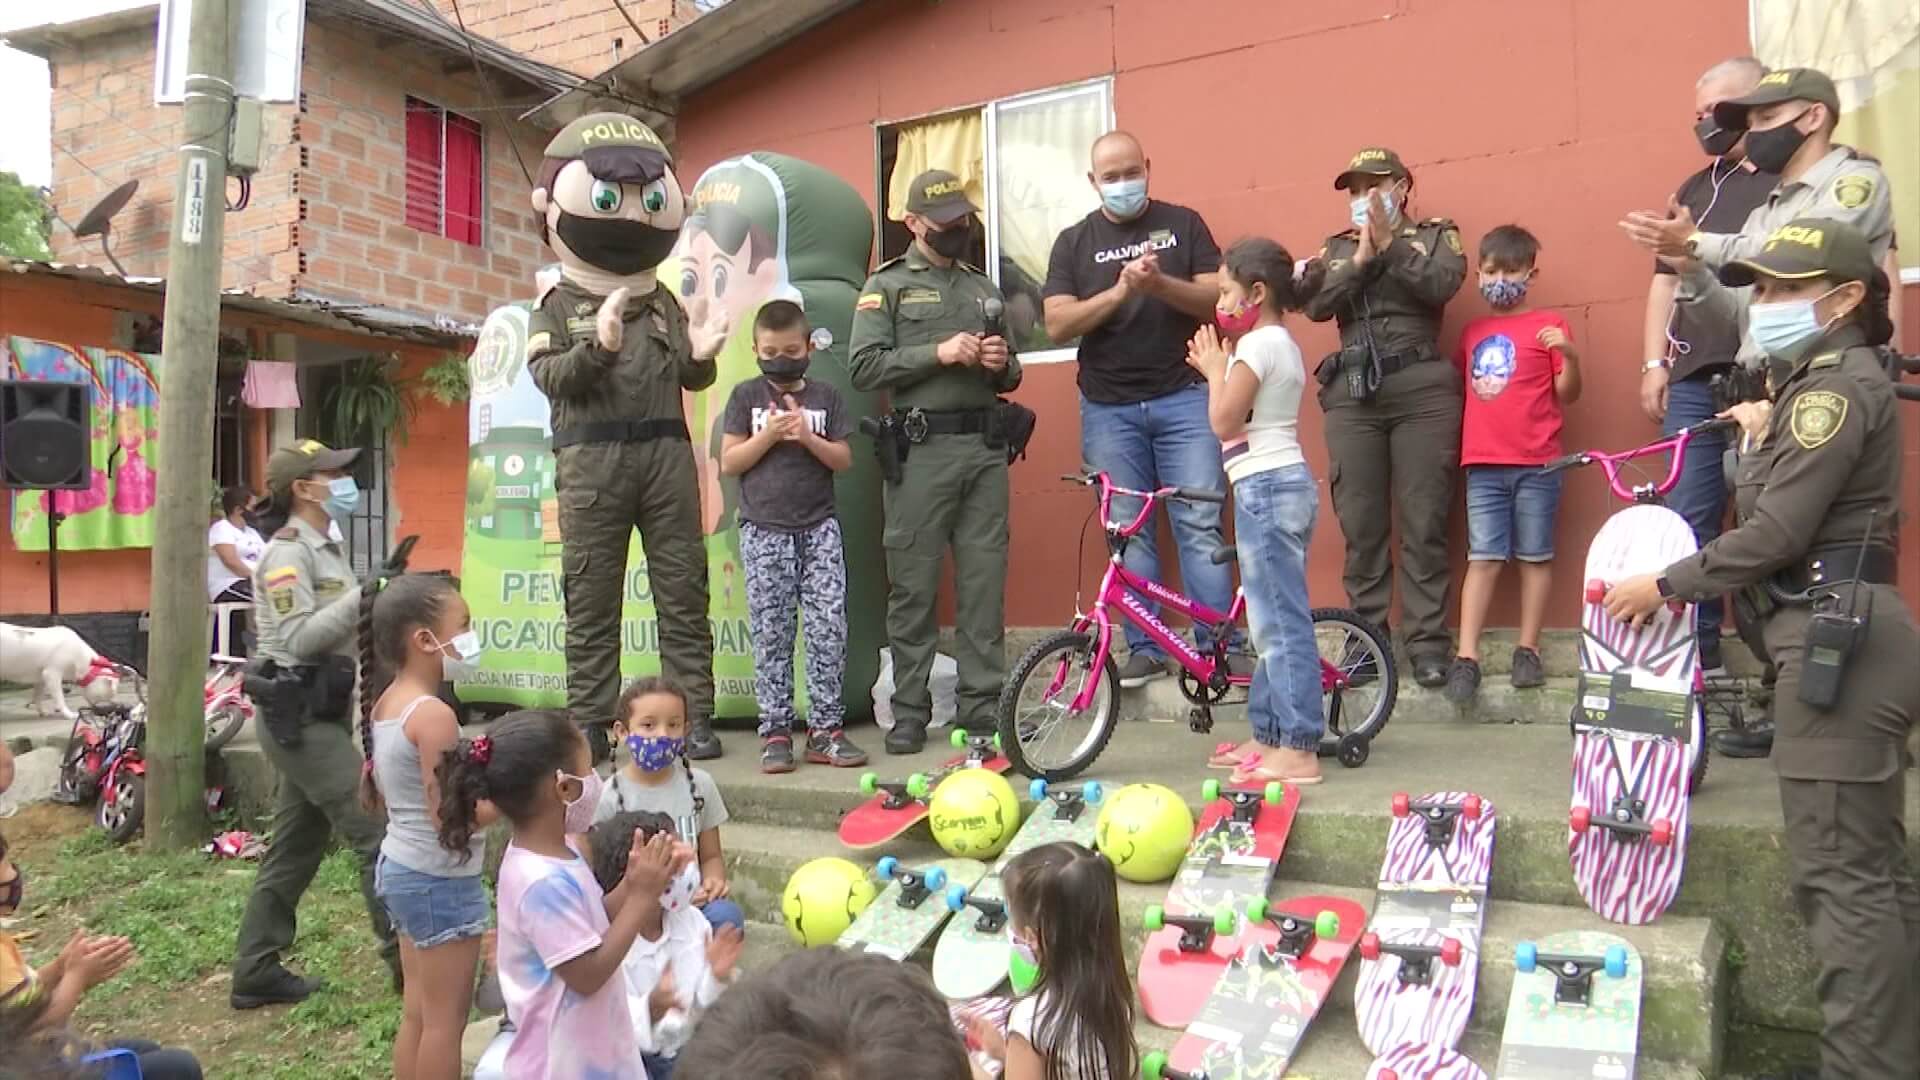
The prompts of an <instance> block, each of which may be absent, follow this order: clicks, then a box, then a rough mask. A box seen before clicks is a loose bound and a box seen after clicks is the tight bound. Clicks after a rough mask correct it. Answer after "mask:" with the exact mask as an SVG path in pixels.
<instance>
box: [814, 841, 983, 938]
mask: <svg viewBox="0 0 1920 1080" xmlns="http://www.w3.org/2000/svg"><path fill="white" fill-rule="evenodd" d="M986 873H987V867H986V864H985V863H982V862H980V861H979V860H977V859H936V860H934V861H932V862H930V863H926V864H924V865H920V866H912V867H909V866H907V865H905V864H903V863H902V862H901V861H900V860H899V859H896V858H894V857H893V856H891V855H888V856H886V857H884V858H882V859H881V860H880V861H879V862H878V863H876V864H875V865H874V874H875V876H877V877H879V879H880V880H881V881H882V882H883V883H885V885H886V888H884V889H882V890H881V891H880V895H878V896H876V897H874V898H873V903H871V904H868V905H867V909H866V910H865V911H862V912H861V913H860V914H859V916H858V917H856V918H855V919H854V920H853V923H852V925H850V926H848V927H847V928H846V929H845V930H842V931H841V932H840V937H839V938H838V939H837V940H836V941H835V942H834V944H836V945H838V946H840V947H841V948H843V949H851V950H853V951H854V952H868V953H877V954H879V955H881V956H885V957H887V958H888V959H891V960H905V959H906V958H907V957H909V956H912V955H913V953H914V951H915V950H916V949H918V948H920V946H921V945H923V944H925V943H926V940H927V939H928V938H930V937H932V936H933V934H934V931H936V930H939V929H940V924H941V923H944V922H946V921H947V916H948V915H950V914H952V912H951V910H950V909H948V907H947V904H946V899H945V897H946V889H947V886H948V884H949V883H952V884H955V885H972V884H973V883H975V882H977V881H979V880H980V879H981V878H982V877H985V876H986Z"/></svg>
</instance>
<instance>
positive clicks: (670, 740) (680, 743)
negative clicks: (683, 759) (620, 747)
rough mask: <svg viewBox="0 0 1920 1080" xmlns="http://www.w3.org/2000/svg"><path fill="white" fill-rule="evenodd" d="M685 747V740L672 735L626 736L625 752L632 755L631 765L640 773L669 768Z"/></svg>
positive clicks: (677, 759) (678, 758)
mask: <svg viewBox="0 0 1920 1080" xmlns="http://www.w3.org/2000/svg"><path fill="white" fill-rule="evenodd" d="M686 747H687V740H685V739H682V738H680V737H678V736H674V735H629V736H627V752H628V753H631V754H632V755H633V763H634V764H635V765H637V766H639V767H640V771H641V772H659V771H660V770H661V769H667V768H671V767H672V766H673V763H674V762H676V761H679V760H680V754H681V753H682V752H683V751H684V750H685V749H686Z"/></svg>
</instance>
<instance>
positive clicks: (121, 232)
mask: <svg viewBox="0 0 1920 1080" xmlns="http://www.w3.org/2000/svg"><path fill="white" fill-rule="evenodd" d="M153 42H154V25H153V24H152V23H151V22H149V23H147V24H145V25H143V26H138V27H131V28H128V29H124V30H118V31H115V32H112V33H108V34H101V35H98V36H95V37H90V38H86V39H84V40H81V41H78V42H73V43H70V44H67V45H62V46H60V47H58V48H56V49H54V51H53V53H52V55H51V56H50V57H49V58H48V67H49V74H50V78H51V81H52V84H53V94H52V102H51V104H52V119H53V125H52V126H53V130H52V138H53V145H54V150H53V185H52V186H53V205H54V208H55V209H56V210H58V211H59V213H60V216H61V217H63V218H65V219H66V221H67V222H68V223H69V224H75V225H77V224H79V221H80V217H81V215H83V214H85V213H86V212H87V211H88V210H89V209H90V208H92V206H93V205H94V204H95V203H96V202H98V201H99V200H100V198H101V197H102V196H104V195H106V194H107V193H108V192H109V191H112V190H113V189H114V188H115V187H117V186H119V185H120V184H122V183H124V182H126V181H128V180H137V181H139V182H140V187H139V190H138V191H137V192H135V194H134V197H133V201H132V202H130V203H128V204H127V206H126V208H125V209H123V210H121V211H120V212H119V213H118V214H117V215H115V216H114V219H113V252H114V254H115V255H116V256H118V257H119V259H120V262H121V264H122V265H124V266H125V267H126V268H127V272H128V273H130V274H136V275H158V274H161V273H163V272H164V268H165V265H166V253H167V231H168V227H169V225H170V223H171V218H172V214H173V189H174V176H175V172H176V170H177V169H178V168H179V157H178V154H177V152H176V151H177V148H178V147H179V145H180V143H181V142H182V141H183V133H184V129H183V127H182V123H181V110H180V108H179V106H165V107H156V106H155V105H154V104H153ZM265 112H266V118H265V121H264V123H265V131H264V133H263V135H264V137H263V139H262V141H261V145H262V147H263V154H264V160H263V161H262V162H261V169H260V172H259V174H258V175H256V176H255V178H254V184H253V196H252V201H251V203H250V204H249V205H248V208H247V209H246V211H245V212H243V213H239V214H231V215H228V217H227V219H226V247H225V255H226V265H225V267H224V269H223V272H222V275H221V276H222V284H223V285H224V286H226V287H228V288H234V287H240V286H246V285H253V286H255V287H256V288H259V289H260V291H261V292H263V293H264V294H267V295H276V292H275V289H276V288H277V289H278V294H284V292H285V289H286V286H287V284H288V283H289V282H290V281H291V280H292V278H293V275H294V273H295V271H296V269H297V255H296V253H295V251H294V231H293V228H292V226H293V223H294V221H295V219H296V215H297V213H298V206H297V203H296V201H295V199H294V198H293V195H292V192H291V190H290V189H291V184H290V180H291V170H292V164H293V162H294V161H295V159H296V155H295V154H294V152H293V151H292V150H291V149H290V148H289V146H288V136H289V131H290V128H291V124H292V113H293V110H292V109H291V108H290V107H286V108H270V109H267V110H265ZM228 192H229V195H230V196H232V197H238V193H239V184H238V182H237V181H231V180H230V181H229V182H228ZM52 245H53V250H54V257H55V258H56V259H59V260H61V261H66V262H85V263H94V264H105V263H106V259H105V257H104V256H102V255H101V254H100V241H99V239H98V238H95V237H88V238H86V239H84V240H76V239H75V238H74V236H73V234H72V233H71V232H69V231H68V230H67V229H65V228H63V227H60V226H57V225H56V226H55V227H54V230H53V238H52Z"/></svg>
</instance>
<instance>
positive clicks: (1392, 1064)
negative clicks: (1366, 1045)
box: [1367, 1044, 1487, 1080]
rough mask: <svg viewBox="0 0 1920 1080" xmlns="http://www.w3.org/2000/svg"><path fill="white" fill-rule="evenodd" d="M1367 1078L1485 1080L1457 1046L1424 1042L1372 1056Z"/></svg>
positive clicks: (1484, 1073)
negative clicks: (1424, 1043)
mask: <svg viewBox="0 0 1920 1080" xmlns="http://www.w3.org/2000/svg"><path fill="white" fill-rule="evenodd" d="M1367 1080H1487V1073H1486V1070H1484V1069H1482V1068H1481V1067H1480V1066H1478V1065H1475V1064H1474V1063H1473V1061H1472V1059H1470V1058H1468V1057H1467V1056H1466V1055H1465V1054H1462V1053H1461V1052H1460V1051H1458V1050H1453V1049H1449V1048H1447V1047H1444V1046H1434V1045H1431V1044H1428V1045H1425V1046H1403V1047H1400V1048H1399V1049H1397V1050H1395V1051H1393V1052H1392V1053H1390V1054H1382V1055H1381V1056H1379V1057H1377V1058H1375V1059H1374V1061H1373V1064H1372V1065H1370V1066H1368V1068H1367Z"/></svg>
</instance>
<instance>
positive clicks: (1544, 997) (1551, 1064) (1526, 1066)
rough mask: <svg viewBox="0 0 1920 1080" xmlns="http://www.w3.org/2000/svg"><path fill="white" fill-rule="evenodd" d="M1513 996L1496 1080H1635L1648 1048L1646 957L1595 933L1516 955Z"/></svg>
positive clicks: (1552, 939)
mask: <svg viewBox="0 0 1920 1080" xmlns="http://www.w3.org/2000/svg"><path fill="white" fill-rule="evenodd" d="M1513 960H1514V962H1513V966H1514V977H1513V994H1512V996H1511V997H1510V998H1509V999H1508V1002H1507V1027H1506V1033H1505V1035H1504V1036H1503V1039H1502V1044H1501V1047H1500V1063H1499V1065H1497V1066H1496V1067H1495V1069H1494V1073H1493V1075H1494V1080H1593V1078H1595V1077H1605V1078H1606V1080H1633V1075H1634V1064H1635V1060H1636V1058H1637V1056H1638V1050H1639V1043H1640V991H1641V986H1642V984H1643V982H1644V980H1645V970H1644V968H1643V967H1642V966H1641V961H1640V953H1639V952H1638V951H1637V950H1636V949H1634V947H1633V945H1632V944H1630V943H1629V942H1627V941H1626V940H1625V939H1623V938H1619V937H1615V936H1614V935H1612V934H1605V933H1599V932H1596V931H1590V930H1577V931H1569V932H1566V933H1560V934H1552V935H1550V936H1548V937H1545V938H1542V939H1540V940H1539V941H1538V942H1531V941H1523V942H1521V943H1520V944H1519V945H1518V946H1517V947H1516V948H1515V949H1514V958H1513Z"/></svg>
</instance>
